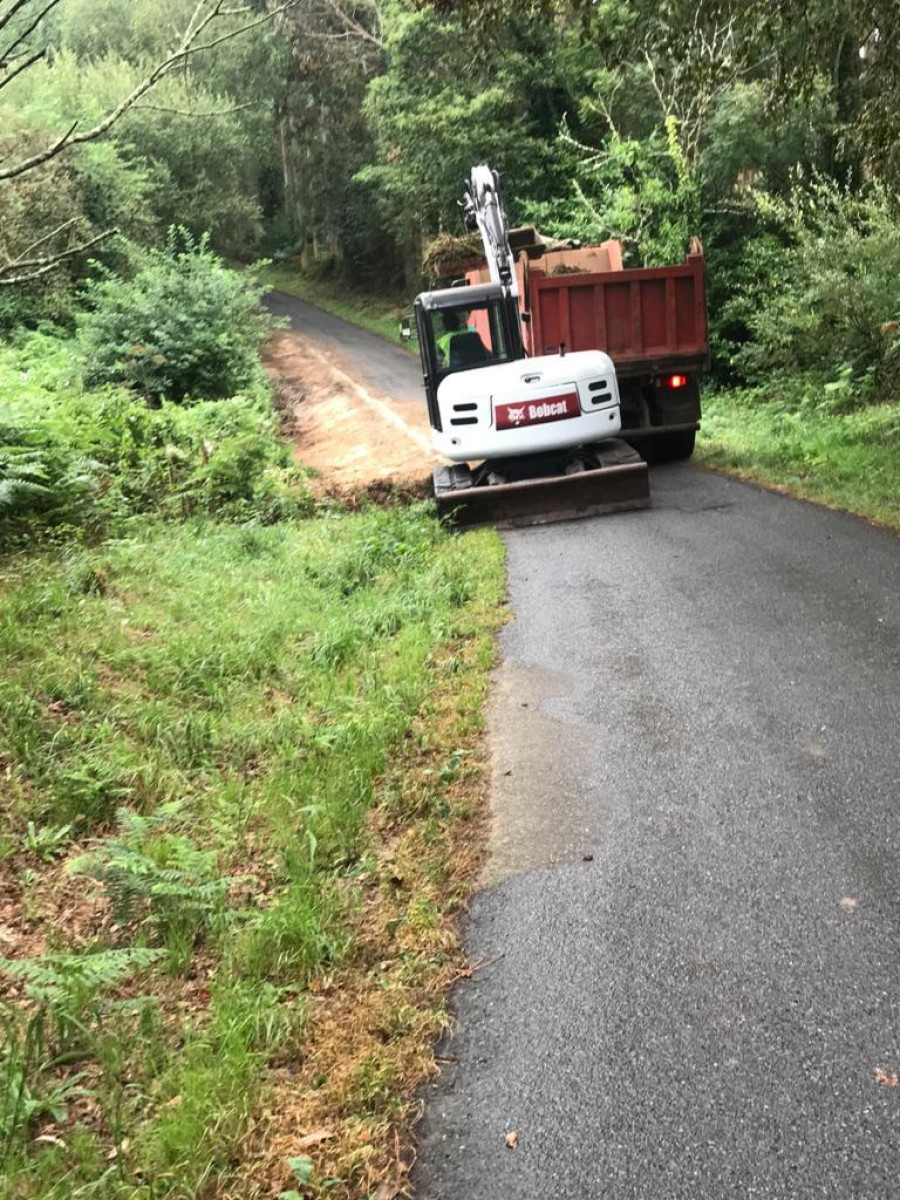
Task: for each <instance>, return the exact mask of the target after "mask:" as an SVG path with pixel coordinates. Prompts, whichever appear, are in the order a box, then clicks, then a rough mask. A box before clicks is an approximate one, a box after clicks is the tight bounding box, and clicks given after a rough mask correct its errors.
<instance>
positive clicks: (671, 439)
mask: <svg viewBox="0 0 900 1200" xmlns="http://www.w3.org/2000/svg"><path fill="white" fill-rule="evenodd" d="M696 439H697V431H696V430H695V429H680V430H678V432H677V433H663V434H660V435H659V436H658V437H654V438H647V440H646V441H645V442H644V443H643V444H642V445H641V446H640V447H639V449H640V451H641V453H642V454H643V455H644V457H645V458H646V460H647V462H649V463H667V462H683V461H684V460H685V459H688V458H690V457H691V455H692V454H693V453H694V442H695V441H696Z"/></svg>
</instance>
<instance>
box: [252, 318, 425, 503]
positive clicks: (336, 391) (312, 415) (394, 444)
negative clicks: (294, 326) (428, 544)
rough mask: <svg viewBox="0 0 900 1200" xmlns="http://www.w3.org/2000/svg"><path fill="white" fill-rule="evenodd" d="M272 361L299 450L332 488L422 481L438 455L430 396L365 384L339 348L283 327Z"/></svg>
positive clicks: (271, 371)
mask: <svg viewBox="0 0 900 1200" xmlns="http://www.w3.org/2000/svg"><path fill="white" fill-rule="evenodd" d="M266 369H267V370H268V372H269V374H270V375H271V377H272V378H273V380H274V381H275V384H276V389H277V395H278V405H279V408H280V410H281V413H282V415H283V417H284V419H285V423H286V426H287V429H288V431H289V433H290V436H291V437H292V438H293V440H294V443H295V446H296V452H297V458H298V459H299V460H300V461H302V462H303V463H304V464H305V465H306V466H308V467H312V468H313V469H314V470H315V471H316V472H318V474H319V475H320V477H321V481H322V484H323V485H324V487H325V488H326V489H327V490H334V489H337V490H339V491H343V490H347V491H353V490H357V489H361V488H366V487H369V486H371V485H374V484H379V483H382V482H388V483H390V484H392V485H395V486H401V485H403V486H407V485H410V484H416V485H419V484H422V483H423V482H424V481H425V480H427V478H428V476H429V474H430V472H431V469H432V467H433V466H434V465H435V464H436V463H438V462H439V461H440V459H439V457H438V455H437V454H436V453H435V451H434V450H433V449H432V446H431V438H430V431H429V426H428V417H427V413H426V410H425V404H424V400H423V402H422V404H421V406H419V405H413V404H411V403H410V402H409V401H408V400H407V401H397V400H394V399H392V398H391V397H390V396H388V395H385V394H383V393H380V392H377V391H375V390H373V389H372V388H370V387H367V386H365V385H363V384H362V383H360V382H358V380H357V379H355V378H354V376H353V373H352V372H353V368H352V364H350V363H349V362H347V361H346V360H345V359H344V358H343V357H342V356H341V355H340V354H339V353H337V352H335V351H333V350H330V349H326V348H324V347H323V346H321V345H320V344H318V343H316V342H314V341H313V340H312V339H310V338H307V337H304V336H303V335H302V334H299V333H295V332H283V333H279V334H277V335H276V336H275V338H273V340H272V343H271V345H270V347H269V351H268V353H267V355H266Z"/></svg>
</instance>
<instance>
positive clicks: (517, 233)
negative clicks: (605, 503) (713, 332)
mask: <svg viewBox="0 0 900 1200" xmlns="http://www.w3.org/2000/svg"><path fill="white" fill-rule="evenodd" d="M509 242H510V247H511V249H512V252H513V254H514V255H515V259H516V274H517V277H518V284H519V287H518V291H519V304H520V308H521V314H522V327H523V338H524V342H525V348H526V351H527V353H528V354H529V355H542V354H557V353H560V352H563V353H565V352H569V351H577V350H604V351H605V352H606V353H607V354H608V355H609V356H610V358H611V359H612V360H613V363H614V364H615V367H616V374H617V376H618V380H619V392H620V396H621V403H622V436H623V437H625V438H627V440H628V441H629V442H631V443H632V444H633V445H634V446H635V447H636V448H637V449H638V450H640V452H641V453H642V454H643V455H644V456H645V457H646V458H648V459H650V460H651V461H656V462H659V461H665V460H667V459H678V458H689V457H690V456H691V454H692V453H693V449H694V438H695V435H696V431H697V429H698V428H699V426H700V375H701V373H702V372H703V371H704V370H705V369H706V367H707V366H708V362H709V342H708V330H707V320H706V288H705V276H704V264H703V248H702V246H701V245H700V242H699V240H698V239H697V238H694V239H693V240H692V242H691V246H690V251H689V253H688V254H687V256H686V258H685V260H684V262H682V263H679V264H678V265H676V266H670V267H649V268H634V267H625V266H624V265H623V262H622V246H621V244H620V243H619V242H603V243H602V244H601V245H597V246H584V247H580V248H577V249H571V248H562V249H560V248H549V247H548V246H547V245H546V244H545V243H544V242H543V240H542V239H541V238H539V237H538V236H537V234H536V233H535V231H534V230H533V229H530V228H528V229H521V230H512V231H511V233H510V237H509ZM465 265H466V266H467V267H468V269H467V270H466V282H467V283H468V284H478V283H487V282H488V281H489V279H490V274H489V271H488V268H487V266H486V265H482V264H477V265H476V264H475V263H474V262H470V263H469V264H465Z"/></svg>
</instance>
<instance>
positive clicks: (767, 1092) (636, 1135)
mask: <svg viewBox="0 0 900 1200" xmlns="http://www.w3.org/2000/svg"><path fill="white" fill-rule="evenodd" d="M298 303H299V302H293V303H292V304H291V306H290V308H291V313H292V316H294V317H295V319H298V320H300V319H302V320H304V321H308V323H307V325H306V331H307V332H309V331H313V332H315V330H317V329H318V328H319V327H321V329H322V334H321V336H322V337H323V338H328V339H332V338H335V339H336V340H337V341H338V342H339V343H340V345H341V347H342V349H343V350H344V351H345V353H347V354H348V355H349V356H350V357H351V358H353V359H354V361H355V362H356V363H357V366H358V370H359V371H360V372H361V373H362V374H363V375H365V374H366V373H368V372H371V371H372V370H373V369H376V370H380V368H377V367H376V368H373V365H372V363H373V356H375V360H376V361H377V356H376V355H375V351H374V348H373V346H372V345H371V344H370V342H369V341H368V335H364V334H360V333H358V331H355V330H350V328H349V327H346V326H345V327H343V329H342V328H340V325H342V323H338V328H335V325H334V318H324V317H323V315H316V316H315V318H314V320H313V318H310V317H308V314H305V313H304V312H303V311H302V310H301V309H300V308H299V307H298ZM304 307H306V308H308V306H304ZM313 312H315V310H313ZM317 336H318V335H317ZM357 346H359V347H360V349H359V351H357ZM386 349H387V350H390V348H386ZM391 353H392V354H397V353H400V352H399V351H398V352H394V351H391ZM391 363H393V359H392V360H391ZM395 369H396V370H400V368H399V367H396V368H395V367H394V366H393V365H391V364H389V369H388V370H387V372H386V373H385V374H381V375H380V378H381V379H382V380H383V381H385V382H388V383H389V382H390V379H391V374H392V372H393V371H394V370H395ZM404 370H405V368H404ZM379 386H381V385H379ZM404 386H405V384H404ZM651 488H652V494H653V507H652V508H651V509H650V510H648V511H646V512H637V513H628V514H620V515H617V516H610V517H600V518H597V519H594V520H589V521H581V522H576V523H571V524H566V525H553V526H548V527H544V528H535V529H527V530H520V531H516V532H513V533H509V534H507V535H505V540H506V544H507V548H508V557H509V588H510V605H511V609H512V613H513V615H514V620H513V621H512V623H511V624H510V625H509V626H508V627H507V628H506V630H505V631H504V633H503V635H502V638H501V643H502V663H501V666H500V667H499V669H498V671H497V676H496V685H495V688H494V693H493V702H492V710H491V714H490V722H489V724H490V738H491V743H492V761H493V767H492V774H493V801H492V802H493V809H494V824H493V832H492V837H491V847H490V855H489V859H488V863H487V866H486V870H485V877H484V881H483V883H484V886H483V888H482V890H481V891H480V892H479V894H478V895H477V897H476V898H475V901H474V903H473V906H472V910H471V916H470V919H469V920H468V923H467V927H466V941H467V945H468V950H469V953H470V956H471V959H472V960H473V961H474V962H476V963H480V964H482V965H481V967H480V969H479V970H477V971H476V972H475V974H474V976H473V978H472V979H471V981H468V982H466V983H463V984H461V985H460V986H459V987H458V989H457V991H456V993H455V997H454V1001H455V1007H456V1014H457V1022H456V1028H455V1032H454V1034H453V1036H452V1037H451V1038H449V1039H448V1040H447V1042H446V1044H445V1045H444V1046H443V1047H442V1055H443V1056H444V1058H445V1060H446V1062H445V1065H444V1069H443V1072H442V1075H441V1077H440V1078H439V1080H438V1081H437V1083H436V1084H435V1085H434V1086H433V1087H430V1088H429V1089H428V1090H427V1091H426V1094H425V1099H426V1101H427V1103H426V1109H425V1118H424V1121H423V1123H422V1125H421V1126H420V1131H419V1132H420V1139H421V1144H420V1157H419V1163H418V1166H417V1168H416V1171H415V1172H414V1182H415V1184H416V1188H417V1193H416V1194H417V1196H418V1200H732V1198H734V1200H738V1198H740V1200H745V1198H746V1200H749V1198H751V1197H754V1198H756V1197H762V1198H766V1200H776V1198H778V1200H780V1198H787V1197H791V1198H800V1197H802V1198H804V1200H806V1198H809V1200H812V1198H813V1197H816V1198H820V1197H827V1198H833V1200H882V1198H884V1200H887V1198H888V1197H898V1196H900V1144H898V1133H900V1087H892V1086H890V1083H891V1082H893V1081H894V1079H893V1077H894V1073H895V1072H896V1074H897V1075H900V1020H898V1018H900V990H898V978H900V970H898V968H900V937H898V931H900V806H898V793H900V789H898V775H900V767H898V746H900V690H898V665H900V542H898V541H897V539H896V538H895V537H893V536H892V535H890V534H887V533H884V532H881V531H878V530H875V529H872V528H870V527H868V526H866V525H864V524H863V523H861V522H859V521H856V520H854V519H853V518H851V517H846V516H843V515H840V514H835V513H830V512H828V511H826V510H824V509H819V508H815V507H812V506H810V505H806V504H802V503H799V502H795V501H792V500H788V499H784V498H782V497H778V496H774V495H771V494H768V493H765V492H762V491H759V490H757V489H755V488H752V487H749V486H746V485H744V484H741V483H738V482H735V481H732V480H729V479H726V478H722V477H719V476H716V475H711V474H706V473H703V472H700V471H695V470H692V469H690V468H688V467H674V468H666V469H659V470H655V471H654V472H653V473H652V478H651ZM879 1071H881V1072H883V1073H884V1074H883V1076H882V1078H883V1080H885V1081H886V1082H879V1079H878V1077H876V1072H879ZM511 1132H515V1133H516V1134H517V1137H518V1148H517V1149H510V1148H508V1147H507V1145H506V1136H507V1134H508V1133H511Z"/></svg>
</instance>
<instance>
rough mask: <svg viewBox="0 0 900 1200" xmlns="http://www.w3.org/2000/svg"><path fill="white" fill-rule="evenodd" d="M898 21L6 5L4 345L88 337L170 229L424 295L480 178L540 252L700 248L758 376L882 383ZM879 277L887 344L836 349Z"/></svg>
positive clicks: (149, 4) (0, 253)
mask: <svg viewBox="0 0 900 1200" xmlns="http://www.w3.org/2000/svg"><path fill="white" fill-rule="evenodd" d="M892 9H893V5H892V4H891V3H889V2H888V0H839V2H838V3H836V4H835V3H828V4H826V3H824V2H814V3H806V2H804V3H800V2H799V0H775V2H774V3H765V4H763V3H762V0H749V2H747V3H741V4H738V3H736V2H734V0H701V2H700V3H696V2H694V0H692V2H691V3H688V2H687V0H667V2H666V3H664V4H658V3H656V2H655V0H654V3H649V2H648V0H603V2H602V3H587V2H586V0H569V2H566V0H535V2H533V3H529V4H525V5H522V4H518V3H511V2H507V0H491V2H489V3H472V2H471V0H436V2H434V3H428V2H425V0H286V2H282V0H277V2H276V0H268V2H266V0H252V2H243V3H236V4H228V5H225V4H223V3H222V2H221V0H218V2H217V0H205V2H202V3H201V4H199V5H196V4H195V3H194V0H101V2H99V3H98V2H96V0H52V2H50V3H47V0H41V2H40V3H39V2H38V0H6V2H5V4H2V5H0V22H2V24H0V34H2V38H3V40H2V41H0V46H4V45H5V46H6V50H5V52H4V53H3V57H2V60H0V62H2V67H0V153H2V163H0V217H2V228H3V235H2V243H0V321H2V322H3V323H4V324H5V325H6V326H7V327H10V326H12V325H15V324H17V323H20V322H26V323H31V324H34V323H37V322H39V321H41V320H52V321H57V322H60V321H61V322H65V321H67V320H68V319H69V318H70V315H71V312H72V309H73V305H74V304H75V303H76V298H77V297H78V296H79V295H80V294H81V291H82V288H83V285H84V282H85V280H86V279H87V278H88V277H89V276H90V275H91V274H92V273H95V272H96V270H97V269H98V268H97V267H96V266H95V265H92V264H95V263H99V264H100V265H101V267H102V268H103V269H106V270H113V271H119V272H125V273H126V274H127V272H129V271H134V270H137V269H138V267H139V263H140V260H141V258H142V255H144V254H145V253H146V251H147V250H148V249H149V248H151V247H153V246H159V245H161V244H163V243H164V242H165V240H166V238H167V236H168V232H167V231H168V230H169V229H170V228H171V227H173V226H178V227H179V228H183V229H185V230H186V231H188V233H189V234H190V235H191V236H192V237H194V238H200V237H203V236H204V235H208V239H209V245H210V247H211V249H213V250H215V251H217V252H219V253H221V254H223V255H225V256H226V257H228V258H229V259H232V260H236V261H243V262H247V261H251V260H253V259H254V258H256V257H258V256H260V255H268V256H272V257H277V258H282V259H287V260H293V261H296V262H299V263H300V264H302V266H303V267H304V269H306V270H313V271H316V272H319V273H320V274H332V275H337V276H339V277H342V278H344V279H345V280H346V281H347V282H349V283H351V284H353V285H354V286H357V287H369V288H374V289H378V290H381V291H387V292H391V293H394V294H396V293H397V292H399V291H403V292H406V293H407V294H408V293H410V292H412V291H414V290H415V289H416V288H417V286H419V284H420V282H421V279H422V260H423V252H424V250H425V249H426V247H427V245H428V244H429V242H430V241H431V240H432V239H433V238H434V237H435V236H436V235H438V234H441V233H446V232H450V233H458V232H461V229H460V222H459V210H458V204H457V202H458V199H459V195H460V191H461V183H462V180H463V178H464V177H465V175H466V174H467V172H468V169H469V167H470V166H471V165H472V164H474V163H476V162H481V161H486V162H489V163H490V164H491V165H492V166H493V167H495V168H496V169H498V170H499V171H500V172H501V174H502V176H503V180H504V186H505V189H506V195H507V202H508V207H509V209H510V213H511V216H512V218H513V219H514V220H517V221H518V220H521V221H529V222H533V223H535V224H537V225H538V226H539V227H540V228H541V230H542V231H544V232H546V233H548V234H551V235H556V236H564V237H577V238H580V239H582V240H585V241H589V240H602V239H604V238H607V237H616V238H619V239H621V240H622V242H623V243H624V245H625V247H626V253H627V255H628V261H631V262H642V263H646V264H653V263H660V262H666V261H675V260H677V259H679V258H680V257H681V255H682V254H683V253H684V250H685V248H686V246H687V244H688V241H689V239H690V237H691V236H693V235H699V236H700V237H701V238H702V240H703V242H704V245H705V248H706V252H707V262H708V267H709V285H710V313H711V319H712V328H713V334H714V349H715V352H716V362H717V366H718V367H719V369H721V370H724V371H726V372H732V373H733V372H738V373H739V374H740V375H741V377H743V378H747V379H751V378H752V377H753V374H754V371H756V370H758V366H759V363H760V362H761V361H773V360H778V361H782V360H784V359H785V358H790V357H791V355H793V354H794V353H795V351H796V354H797V355H798V356H799V358H800V359H801V360H803V359H804V355H806V356H807V357H808V352H807V350H804V346H806V347H807V348H808V347H809V346H811V345H814V346H820V345H822V346H830V347H833V348H834V347H836V348H834V349H833V352H832V353H830V354H829V355H828V356H827V357H828V363H827V370H828V371H833V370H834V369H835V361H834V360H835V358H837V360H838V363H837V365H838V366H841V365H844V366H849V368H850V369H852V370H853V371H859V372H862V373H863V374H864V375H865V377H866V380H867V381H868V382H867V386H872V387H876V388H880V387H882V386H886V382H885V381H886V380H890V379H892V378H893V373H894V371H893V365H892V364H893V358H894V351H893V338H892V337H891V336H888V335H886V334H884V333H882V332H881V330H882V327H884V326H888V327H889V326H890V323H891V322H892V321H896V319H897V317H898V312H900V297H898V295H897V291H896V288H895V287H894V286H893V285H892V284H891V283H890V280H889V277H890V275H891V272H893V273H894V275H895V276H897V275H900V270H898V267H900V262H898V261H897V259H895V257H894V255H896V254H897V252H898V251H897V239H896V237H894V236H893V232H892V231H893V229H894V228H895V222H896V217H897V201H896V194H897V189H898V187H900V149H898V143H897V139H896V137H895V133H894V130H895V113H896V112H897V110H898V107H900V68H898V66H897V63H898V61H900V58H898V53H897V52H898V48H900V47H898V40H900V33H898V24H897V22H896V20H894V19H893V17H894V15H895V14H894V13H893V11H892ZM198 27H200V28H199V32H198ZM148 80H150V81H152V85H151V86H150V87H147V88H146V90H142V89H144V88H145V85H146V83H147V81H148ZM129 97H134V99H133V101H132V102H131V103H127V100H128V98H129ZM123 102H126V103H125V107H124V108H123ZM120 110H121V111H120ZM116 114H117V115H116ZM111 115H113V116H114V119H112V120H111V119H110V117H111ZM98 128H101V129H102V135H100V136H89V135H91V134H92V131H96V130H97V129H98ZM57 144H59V147H60V149H59V152H58V153H54V154H53V155H51V156H50V157H49V158H46V159H44V160H42V161H38V162H36V163H35V165H34V167H33V168H32V169H28V170H24V171H21V170H17V169H16V164H19V166H21V164H22V163H23V162H24V163H28V162H30V161H33V160H35V159H38V160H40V159H41V156H42V155H43V154H44V153H45V152H46V150H47V149H48V147H51V148H52V147H55V146H57ZM826 227H827V235H828V237H829V239H830V246H829V251H828V254H827V255H824V256H819V258H817V257H816V254H815V253H814V246H815V244H816V238H817V236H819V235H820V234H821V232H822V231H823V229H824V228H826ZM885 255H886V256H887V258H885V257H884V256H885ZM826 259H827V261H825V260H826ZM876 259H879V260H880V261H882V262H883V263H884V264H885V270H884V271H883V272H880V273H878V275H879V277H878V278H877V279H874V278H872V279H870V278H868V276H867V277H866V278H864V279H863V280H861V281H860V280H859V279H857V280H856V283H855V284H854V287H855V294H856V301H855V302H858V303H859V304H860V305H862V307H863V308H864V309H865V311H866V313H867V314H868V315H867V319H871V320H874V321H876V323H877V331H876V328H875V327H868V326H867V327H866V329H865V330H864V331H863V332H860V331H859V330H858V329H857V330H856V332H854V331H853V330H847V329H843V328H842V327H843V326H847V325H848V324H850V323H851V319H850V318H849V317H848V316H847V314H846V312H843V314H842V312H841V305H840V304H835V303H827V301H828V300H829V297H831V298H833V297H834V295H835V287H838V290H840V287H841V286H842V285H841V283H840V280H841V279H843V278H845V277H846V278H851V277H853V276H854V275H858V274H859V272H858V271H857V267H858V265H859V263H860V261H863V262H866V261H873V262H874V261H875V260H876ZM48 262H49V263H50V264H51V265H50V266H48V267H47V269H46V270H45V269H44V268H45V265H46V263H48ZM35 264H36V266H35ZM23 265H24V269H23ZM836 271H837V272H838V278H837V279H836V277H835V272H836ZM841 272H843V274H841ZM774 279H777V280H778V281H779V284H780V286H781V292H780V295H779V297H778V298H777V302H775V301H773V299H772V296H771V283H772V281H773V280H774ZM860 293H863V295H860ZM810 306H812V309H813V310H814V311H813V312H812V313H811V311H810ZM823 308H824V309H825V310H827V315H823V313H822V310H823ZM844 308H846V305H844ZM810 322H812V323H813V324H814V325H816V328H815V329H814V330H812V331H810V330H808V329H806V328H805V325H807V324H809V323H810ZM801 327H804V328H801ZM795 334H796V338H795V336H794V335H795Z"/></svg>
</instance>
